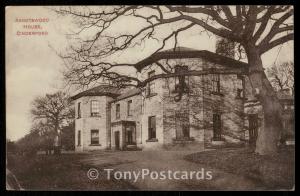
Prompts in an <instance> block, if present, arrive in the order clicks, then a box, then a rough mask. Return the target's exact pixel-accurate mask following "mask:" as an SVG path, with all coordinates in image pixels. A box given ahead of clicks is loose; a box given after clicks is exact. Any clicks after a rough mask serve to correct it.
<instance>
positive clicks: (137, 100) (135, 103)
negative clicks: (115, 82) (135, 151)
mask: <svg viewBox="0 0 300 196" xmlns="http://www.w3.org/2000/svg"><path fill="white" fill-rule="evenodd" d="M130 100H131V101H132V104H131V107H132V115H131V116H128V113H127V106H128V101H130ZM117 104H120V118H119V119H117V118H116V105H117ZM110 111H111V136H112V137H111V142H112V148H114V147H115V141H114V140H115V138H114V134H115V132H116V131H120V136H121V138H120V139H121V140H120V145H121V144H124V138H125V132H124V127H123V126H122V124H121V122H122V121H135V123H136V124H135V127H136V129H135V130H136V135H135V136H136V138H135V139H136V144H137V146H138V147H140V146H141V145H142V134H143V133H142V124H141V118H142V96H141V95H134V96H131V97H128V98H125V99H122V100H119V101H113V102H111V104H110ZM118 122H120V123H118Z"/></svg>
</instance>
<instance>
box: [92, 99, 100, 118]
mask: <svg viewBox="0 0 300 196" xmlns="http://www.w3.org/2000/svg"><path fill="white" fill-rule="evenodd" d="M99 115H100V108H99V101H96V100H92V101H91V116H99Z"/></svg>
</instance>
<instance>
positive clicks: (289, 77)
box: [267, 62, 294, 92]
mask: <svg viewBox="0 0 300 196" xmlns="http://www.w3.org/2000/svg"><path fill="white" fill-rule="evenodd" d="M267 75H268V77H269V78H270V82H271V84H272V86H273V87H274V88H275V89H276V90H283V89H290V90H291V91H292V92H294V63H293V62H284V63H282V64H278V65H273V66H272V67H270V68H268V69H267Z"/></svg>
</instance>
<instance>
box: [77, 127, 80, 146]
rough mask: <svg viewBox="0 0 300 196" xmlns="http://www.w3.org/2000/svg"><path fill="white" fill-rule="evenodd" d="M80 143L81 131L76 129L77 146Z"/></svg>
mask: <svg viewBox="0 0 300 196" xmlns="http://www.w3.org/2000/svg"><path fill="white" fill-rule="evenodd" d="M80 145H81V131H78V133H77V146H80Z"/></svg>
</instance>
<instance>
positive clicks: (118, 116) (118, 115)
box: [116, 104, 120, 119]
mask: <svg viewBox="0 0 300 196" xmlns="http://www.w3.org/2000/svg"><path fill="white" fill-rule="evenodd" d="M119 118H120V104H117V105H116V119H119Z"/></svg>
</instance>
